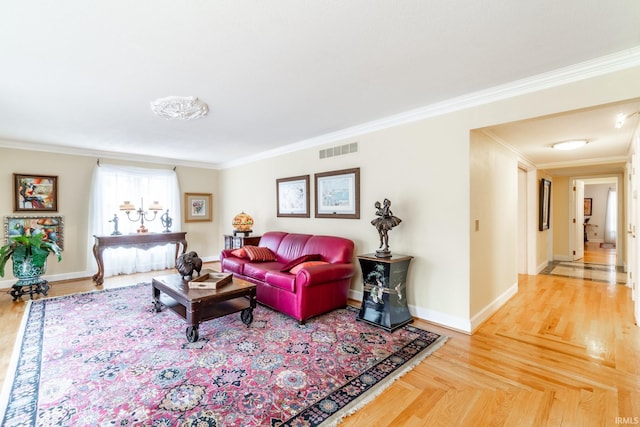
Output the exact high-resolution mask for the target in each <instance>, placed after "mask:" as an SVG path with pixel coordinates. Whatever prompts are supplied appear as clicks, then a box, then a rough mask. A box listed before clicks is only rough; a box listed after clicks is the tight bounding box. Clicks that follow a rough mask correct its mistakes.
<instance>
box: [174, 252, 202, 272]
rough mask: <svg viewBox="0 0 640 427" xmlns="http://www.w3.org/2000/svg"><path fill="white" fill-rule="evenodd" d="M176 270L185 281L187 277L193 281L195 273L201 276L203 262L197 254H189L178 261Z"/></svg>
mask: <svg viewBox="0 0 640 427" xmlns="http://www.w3.org/2000/svg"><path fill="white" fill-rule="evenodd" d="M176 269H177V270H178V273H180V276H182V278H183V279H184V278H185V277H188V278H189V279H191V278H192V277H193V272H194V271H197V272H198V276H199V275H200V270H202V260H201V259H200V257H198V254H197V253H196V252H194V251H191V252H187V253H186V254H183V255H180V256H179V257H178V258H177V259H176Z"/></svg>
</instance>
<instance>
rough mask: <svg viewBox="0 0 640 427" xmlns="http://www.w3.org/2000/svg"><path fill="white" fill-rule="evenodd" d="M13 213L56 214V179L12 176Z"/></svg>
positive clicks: (44, 176) (20, 175) (50, 177)
mask: <svg viewBox="0 0 640 427" xmlns="http://www.w3.org/2000/svg"><path fill="white" fill-rule="evenodd" d="M13 211H14V212H45V211H51V212H57V211H58V177H57V176H48V175H28V174H20V173H14V174H13Z"/></svg>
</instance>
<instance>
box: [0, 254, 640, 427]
mask: <svg viewBox="0 0 640 427" xmlns="http://www.w3.org/2000/svg"><path fill="white" fill-rule="evenodd" d="M214 268H215V266H214ZM158 274H161V273H159V272H154V273H144V274H136V275H131V276H117V277H111V278H107V279H106V280H105V285H104V287H105V288H106V287H118V286H124V285H128V284H133V283H138V282H140V281H144V280H150V277H152V276H154V275H158ZM94 289H96V288H95V287H94V286H93V284H92V283H91V280H90V279H85V280H74V281H68V282H57V283H53V286H52V289H51V291H50V296H58V295H65V294H70V293H75V292H83V291H91V290H94ZM352 303H353V304H354V305H359V303H358V302H356V301H352ZM24 306H25V303H24V302H15V303H14V302H12V301H11V297H10V296H9V295H6V296H4V295H3V296H2V298H0V381H4V379H5V373H6V370H7V367H8V364H9V360H10V355H11V351H12V348H13V344H14V341H15V336H16V330H17V328H18V326H19V323H20V319H21V317H22V313H23V311H24ZM415 325H416V326H419V327H423V328H426V329H429V330H432V331H434V332H438V333H442V334H445V335H448V336H449V337H450V339H449V341H448V342H447V343H446V344H445V345H444V346H442V347H441V348H440V349H439V350H438V351H436V352H435V353H434V354H432V355H431V356H430V357H428V358H427V359H425V360H424V361H423V362H422V363H421V364H420V365H418V366H417V367H416V368H415V369H413V370H412V371H410V372H409V373H407V374H406V375H404V376H403V377H402V378H400V379H399V380H397V381H396V382H394V383H393V384H392V385H391V386H390V387H389V388H388V389H387V390H385V391H384V392H383V393H381V394H380V395H379V396H378V397H376V398H375V399H374V400H373V401H372V402H371V403H369V404H368V405H367V406H365V407H364V408H363V409H361V410H359V411H357V412H356V413H355V414H353V415H351V416H349V417H347V418H345V420H344V422H343V423H342V424H341V425H342V426H344V427H352V426H357V427H360V426H367V427H370V426H380V427H382V426H403V427H404V426H407V427H411V426H474V427H476V426H535V427H537V426H619V425H633V424H639V423H640V328H638V326H636V325H635V324H634V319H633V305H632V302H631V292H630V289H629V288H627V287H626V286H621V285H607V284H603V283H598V282H593V281H583V280H580V279H574V278H566V277H557V276H545V275H538V276H520V278H519V291H518V293H517V294H516V295H515V296H514V297H512V298H511V299H510V300H509V301H508V302H507V303H506V304H505V305H504V306H503V307H502V308H501V309H500V310H498V311H497V312H496V313H495V314H494V315H493V316H492V317H491V318H490V319H489V320H487V321H486V322H485V323H484V324H483V325H481V326H480V327H479V328H478V330H477V331H476V332H475V334H473V335H471V336H469V335H466V334H463V333H459V332H456V331H452V330H448V329H446V328H442V327H440V326H437V325H433V324H430V323H428V322H425V321H422V320H416V322H415Z"/></svg>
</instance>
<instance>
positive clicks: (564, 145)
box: [551, 139, 589, 151]
mask: <svg viewBox="0 0 640 427" xmlns="http://www.w3.org/2000/svg"><path fill="white" fill-rule="evenodd" d="M588 142H589V141H587V140H586V139H577V140H575V141H564V142H558V143H555V144H553V145H552V146H551V148H554V149H556V150H562V151H569V150H575V149H577V148H580V147H582V146H585V145H587V143H588Z"/></svg>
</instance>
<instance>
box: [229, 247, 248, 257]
mask: <svg viewBox="0 0 640 427" xmlns="http://www.w3.org/2000/svg"><path fill="white" fill-rule="evenodd" d="M231 255H233V256H237V257H238V258H249V256H248V255H247V250H246V249H245V248H244V247H242V248H239V249H236V250H233V251H231Z"/></svg>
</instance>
